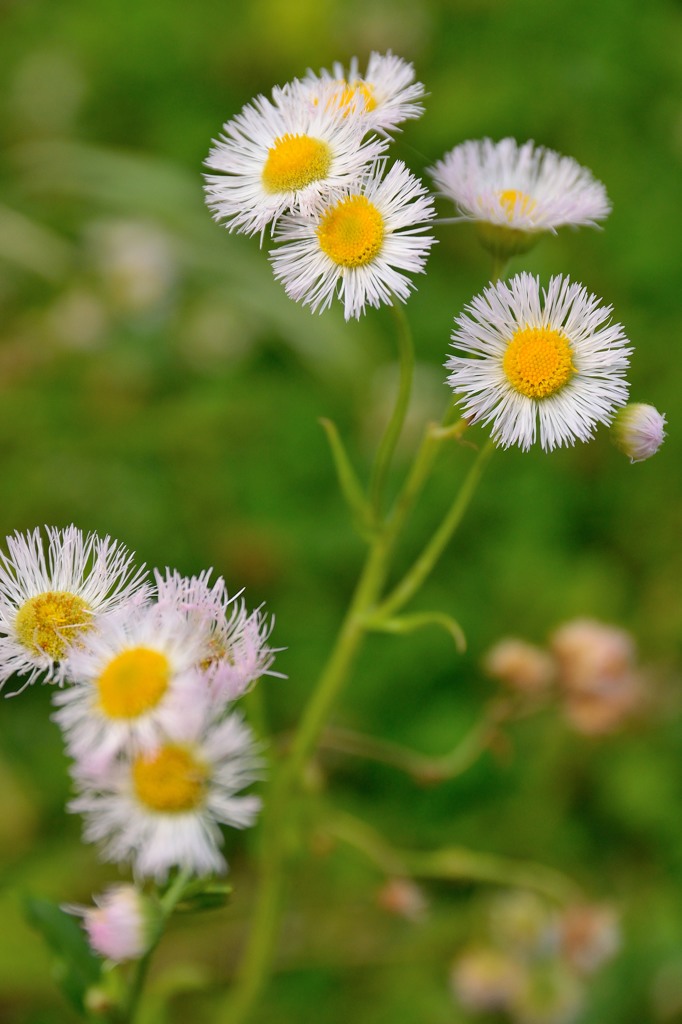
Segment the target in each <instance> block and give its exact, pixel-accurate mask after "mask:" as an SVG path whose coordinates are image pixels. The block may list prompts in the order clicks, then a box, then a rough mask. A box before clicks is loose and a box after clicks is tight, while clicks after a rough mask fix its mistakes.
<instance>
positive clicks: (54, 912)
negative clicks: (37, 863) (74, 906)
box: [24, 896, 102, 1013]
mask: <svg viewBox="0 0 682 1024" xmlns="http://www.w3.org/2000/svg"><path fill="white" fill-rule="evenodd" d="M24 908H25V912H26V918H27V920H28V922H29V924H30V925H31V926H32V927H33V928H35V929H36V930H37V931H39V932H40V934H41V935H42V937H43V939H44V940H45V942H46V943H47V944H48V946H49V947H50V949H51V950H52V952H53V953H54V954H55V964H54V969H53V976H54V979H55V981H56V982H57V984H58V985H59V987H60V988H61V990H62V992H63V993H64V995H65V996H66V998H67V999H68V1000H69V1001H70V1002H71V1003H72V1004H73V1006H75V1007H76V1009H77V1010H80V1012H81V1013H85V1007H86V1003H85V999H86V995H87V992H88V990H89V989H92V988H94V986H96V985H98V984H99V982H100V981H101V978H102V961H101V960H99V959H98V958H97V957H96V956H95V955H94V954H93V953H92V951H91V949H90V946H89V945H88V941H87V939H86V937H85V932H84V931H83V929H82V928H81V926H80V925H79V923H78V922H77V921H76V919H75V918H74V916H73V915H72V914H68V913H67V912H66V911H65V910H63V909H62V908H61V907H59V906H57V905H56V904H55V903H52V902H51V901H50V900H46V899H40V898H38V897H36V896H27V897H26V898H25V901H24Z"/></svg>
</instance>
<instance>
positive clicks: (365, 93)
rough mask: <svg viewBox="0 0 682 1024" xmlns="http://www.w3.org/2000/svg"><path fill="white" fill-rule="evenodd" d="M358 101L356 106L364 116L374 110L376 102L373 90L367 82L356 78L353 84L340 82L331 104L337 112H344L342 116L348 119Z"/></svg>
mask: <svg viewBox="0 0 682 1024" xmlns="http://www.w3.org/2000/svg"><path fill="white" fill-rule="evenodd" d="M358 99H359V100H360V103H359V104H357V105H358V106H359V108H360V109H361V110H363V111H364V112H365V113H366V114H367V113H369V111H370V110H376V106H377V101H376V99H375V98H374V89H373V88H372V86H371V85H370V84H369V82H363V81H362V79H361V78H356V79H355V81H354V82H344V81H340V82H339V91H338V92H337V93H335V94H334V97H333V100H332V102H333V103H334V104H335V105H336V106H337V107H338V108H339V110H344V111H345V114H344V116H345V117H348V114H349V113H350V112H351V111H352V110H353V108H354V107H355V106H356V100H358Z"/></svg>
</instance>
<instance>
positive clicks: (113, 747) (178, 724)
mask: <svg viewBox="0 0 682 1024" xmlns="http://www.w3.org/2000/svg"><path fill="white" fill-rule="evenodd" d="M209 636H210V624H209V618H208V616H206V617H205V618H203V619H200V618H188V617H187V616H186V615H184V614H183V612H182V611H181V610H180V609H179V608H177V607H175V606H174V605H172V604H158V603H156V602H154V603H150V604H147V605H146V606H144V607H142V608H139V609H134V610H133V612H132V614H131V613H128V612H123V613H121V614H118V615H110V616H109V617H108V618H107V620H106V622H105V623H103V625H102V627H101V628H100V630H98V632H97V633H96V634H94V635H93V636H92V637H87V636H86V637H84V639H83V642H82V644H81V645H80V647H79V648H78V649H77V650H75V651H74V652H73V654H72V657H71V659H70V661H69V680H70V681H71V683H72V685H71V686H68V687H66V688H65V689H63V690H60V691H59V692H58V693H56V694H55V695H54V703H55V705H56V706H57V707H58V709H59V710H58V711H56V712H55V715H54V719H55V721H56V722H57V723H58V724H59V726H60V727H61V729H62V731H63V733H64V738H65V741H66V745H67V748H68V750H69V752H70V753H71V754H72V756H74V757H76V758H85V757H87V758H90V759H91V760H92V759H95V758H96V759H99V760H100V761H101V763H102V764H103V765H105V764H107V763H108V762H109V761H110V760H111V758H112V757H114V756H115V755H116V754H117V753H118V752H119V751H121V750H124V749H127V750H131V751H134V752H137V751H139V750H149V749H151V748H152V747H154V746H155V745H156V744H158V742H159V740H160V738H161V737H162V736H170V737H173V736H175V735H178V734H180V733H181V732H182V730H183V729H184V728H185V727H186V723H187V719H188V718H192V717H193V716H196V715H200V714H201V701H202V699H203V692H204V691H207V689H208V682H207V680H206V678H205V677H204V676H203V674H202V672H201V668H200V666H201V662H202V660H203V658H204V655H205V651H206V646H207V644H208V641H209Z"/></svg>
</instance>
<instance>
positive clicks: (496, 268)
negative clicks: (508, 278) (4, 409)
mask: <svg viewBox="0 0 682 1024" xmlns="http://www.w3.org/2000/svg"><path fill="white" fill-rule="evenodd" d="M508 263H509V257H508V256H504V255H501V254H500V253H495V254H494V255H493V272H492V276H491V278H490V280H491V282H492V283H493V284H497V282H498V281H501V280H502V279H503V278H504V277H505V275H506V273H507V265H508Z"/></svg>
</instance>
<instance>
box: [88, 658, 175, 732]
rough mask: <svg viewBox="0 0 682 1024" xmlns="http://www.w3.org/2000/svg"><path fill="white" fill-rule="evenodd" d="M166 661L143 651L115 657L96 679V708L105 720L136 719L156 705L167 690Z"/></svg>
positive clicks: (167, 672) (168, 669)
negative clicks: (100, 711) (102, 712)
mask: <svg viewBox="0 0 682 1024" xmlns="http://www.w3.org/2000/svg"><path fill="white" fill-rule="evenodd" d="M169 679H170V665H169V664H168V658H166V656H165V655H164V654H159V652H158V651H152V650H149V649H148V648H146V647H132V648H130V650H127V651H122V652H121V653H120V654H117V655H116V657H115V658H113V659H112V660H111V661H110V662H109V664H108V665H107V666H106V668H105V669H104V671H103V672H102V674H101V675H100V677H99V679H98V680H97V689H98V690H99V706H100V708H101V710H102V711H104V713H105V714H106V715H108V717H109V718H138V717H139V716H140V715H143V714H144V713H145V712H146V711H150V710H151V709H152V708H153V707H156V705H157V704H158V703H159V701H160V700H161V698H162V697H163V695H164V693H165V692H166V690H167V689H168V682H169Z"/></svg>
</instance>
